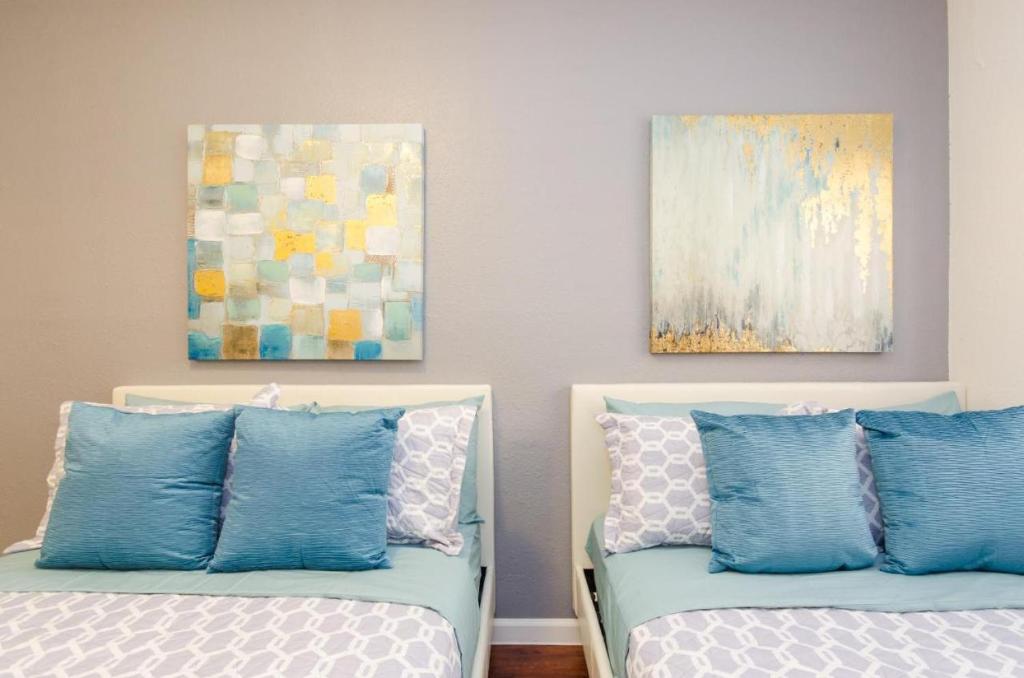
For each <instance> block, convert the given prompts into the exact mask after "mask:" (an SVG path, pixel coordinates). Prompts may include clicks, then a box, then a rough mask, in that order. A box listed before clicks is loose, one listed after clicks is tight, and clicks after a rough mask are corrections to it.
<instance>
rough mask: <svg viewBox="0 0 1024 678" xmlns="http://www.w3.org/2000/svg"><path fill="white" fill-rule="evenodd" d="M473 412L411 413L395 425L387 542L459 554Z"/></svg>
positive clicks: (457, 408)
mask: <svg viewBox="0 0 1024 678" xmlns="http://www.w3.org/2000/svg"><path fill="white" fill-rule="evenodd" d="M476 412H477V408H476V407H471V406H468V405H442V406H439V407H428V408H423V409H411V410H409V411H407V412H406V413H405V415H403V416H402V418H401V419H399V420H398V434H397V436H396V437H395V450H394V454H395V456H394V461H393V462H392V464H391V478H390V480H389V485H388V518H387V525H388V541H389V542H391V543H395V544H425V545H427V546H429V547H431V548H434V549H437V550H438V551H441V552H442V553H445V554H448V555H458V554H459V553H460V552H461V551H462V546H463V538H462V533H461V532H459V501H460V498H461V494H462V476H463V475H464V473H465V470H466V451H467V449H468V447H469V436H470V432H471V431H472V430H473V421H474V420H475V419H476Z"/></svg>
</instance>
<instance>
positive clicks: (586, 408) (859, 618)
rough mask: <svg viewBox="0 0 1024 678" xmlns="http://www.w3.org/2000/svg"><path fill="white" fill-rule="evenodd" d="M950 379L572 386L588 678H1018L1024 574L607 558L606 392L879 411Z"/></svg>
mask: <svg viewBox="0 0 1024 678" xmlns="http://www.w3.org/2000/svg"><path fill="white" fill-rule="evenodd" d="M948 391H955V392H956V393H957V395H958V397H959V399H960V402H961V404H963V405H966V401H965V399H964V390H963V388H962V387H961V386H960V385H959V384H956V383H952V382H922V383H776V384H607V385H576V386H574V387H573V390H572V406H571V411H572V424H571V426H572V543H573V605H574V609H575V610H576V615H577V618H578V621H579V629H580V636H581V640H582V642H583V649H584V654H585V655H586V660H587V666H588V668H589V670H590V675H591V676H592V677H593V678H612V676H618V677H619V678H624V677H625V676H629V677H630V678H646V677H653V676H658V677H668V676H700V675H742V676H824V675H829V676H863V675H876V676H904V675H928V676H934V675H960V676H986V675H991V676H1012V675H1024V609H1022V608H1024V578H1022V577H1020V576H1017V575H1008V574H998V573H989V572H956V573H946V574H938V575H925V576H919V577H907V576H899V575H890V574H884V573H881V572H879V571H878V570H877V569H872V568H869V569H867V570H858V571H851V572H829V573H821V574H810V575H746V574H741V573H737V572H724V573H719V574H713V575H712V574H708V572H707V564H708V560H709V558H710V553H709V551H710V549H708V548H707V547H695V546H691V547H656V548H653V549H648V550H646V551H638V552H633V553H623V554H615V555H610V556H609V555H605V553H604V551H603V549H602V529H601V528H602V522H601V521H602V518H603V513H604V511H605V510H606V508H607V506H608V497H609V488H610V475H609V467H608V454H607V452H606V450H605V444H604V437H603V434H602V431H601V428H600V426H599V425H598V424H597V423H595V421H594V417H595V416H596V415H597V414H599V413H601V412H603V411H604V410H605V403H604V396H611V397H615V398H622V399H626V400H632V401H646V402H678V403H700V402H714V401H743V402H766V403H793V402H798V401H807V400H816V401H821V402H824V403H827V404H829V405H831V406H835V407H857V408H869V407H885V406H891V405H898V404H903V403H909V402H915V401H921V400H924V399H927V398H930V397H932V396H936V395H939V394H941V393H945V392H948Z"/></svg>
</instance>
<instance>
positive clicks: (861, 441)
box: [783, 401, 885, 549]
mask: <svg viewBox="0 0 1024 678" xmlns="http://www.w3.org/2000/svg"><path fill="white" fill-rule="evenodd" d="M838 411H839V410H836V409H831V408H829V407H827V406H825V405H823V404H822V403H819V402H814V401H809V402H804V403H796V404H794V405H790V406H789V407H787V408H786V409H785V410H783V412H784V413H785V414H825V413H828V412H838ZM854 443H855V448H856V452H855V454H856V458H857V472H858V474H859V475H860V493H861V498H862V500H863V503H864V511H865V512H867V514H868V525H869V526H870V527H871V536H872V537H874V539H875V544H876V545H878V547H879V548H880V549H881V548H882V546H883V544H884V542H885V531H884V528H883V526H882V503H881V502H880V501H879V499H878V488H877V487H876V486H875V472H874V470H873V469H872V468H871V449H870V448H869V447H868V439H867V436H865V435H864V427H863V426H861V425H860V424H857V425H856V427H855V428H854Z"/></svg>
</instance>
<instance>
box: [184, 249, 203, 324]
mask: <svg viewBox="0 0 1024 678" xmlns="http://www.w3.org/2000/svg"><path fill="white" fill-rule="evenodd" d="M186 261H187V265H188V317H189V320H195V319H196V318H198V317H199V305H200V304H201V303H202V299H200V298H199V295H198V294H196V287H195V284H194V283H193V282H192V280H193V278H194V277H195V275H196V240H195V239H193V238H189V239H188V253H187V255H186ZM191 343H192V342H191V341H190V342H189V344H191Z"/></svg>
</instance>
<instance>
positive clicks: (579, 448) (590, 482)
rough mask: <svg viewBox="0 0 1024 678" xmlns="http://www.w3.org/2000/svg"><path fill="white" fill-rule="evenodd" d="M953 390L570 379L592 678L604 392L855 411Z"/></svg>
mask: <svg viewBox="0 0 1024 678" xmlns="http://www.w3.org/2000/svg"><path fill="white" fill-rule="evenodd" d="M949 391H955V392H956V393H957V396H958V397H959V399H960V403H961V404H962V405H963V406H965V407H966V399H965V393H964V388H963V386H962V385H960V384H957V383H954V382H948V381H935V382H810V383H799V382H786V383H693V384H686V383H678V384H575V385H573V387H572V402H571V405H570V414H571V421H570V441H571V451H570V455H571V476H572V477H571V508H572V587H573V608H574V609H575V611H576V616H577V619H578V621H579V630H580V637H581V641H582V643H583V647H584V654H585V655H586V659H587V667H588V669H589V671H590V675H591V676H592V678H611V676H612V670H611V667H610V664H609V661H608V654H607V650H606V648H605V642H604V639H603V637H602V632H601V627H600V624H599V619H598V615H597V610H596V608H595V606H594V604H593V600H592V598H591V591H590V588H589V585H588V583H587V578H586V571H587V570H588V569H589V568H591V567H592V564H591V562H590V558H589V556H588V555H587V552H586V541H587V535H588V533H589V531H590V529H591V524H592V523H593V521H594V519H595V518H596V517H597V516H598V515H599V514H601V513H603V512H604V511H605V510H606V509H607V507H608V499H609V494H610V483H611V479H610V468H609V462H608V452H607V450H606V449H605V441H604V434H603V431H602V429H601V427H600V426H599V425H598V423H597V422H596V421H595V417H596V416H597V415H598V414H600V413H602V412H604V411H605V402H604V398H605V396H610V397H613V398H620V399H623V400H630V401H635V402H662V403H702V402H705V403H706V402H717V401H736V402H764V403H795V402H800V401H820V402H822V403H826V404H828V405H829V406H831V407H840V408H845V407H853V408H858V409H864V408H872V407H886V406H891V405H898V404H903V403H909V402H916V401H922V400H925V399H928V398H931V397H933V396H937V395H939V394H942V393H947V392H949Z"/></svg>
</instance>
